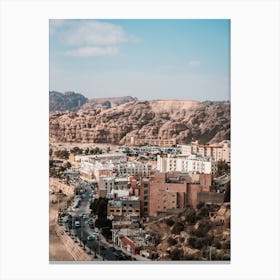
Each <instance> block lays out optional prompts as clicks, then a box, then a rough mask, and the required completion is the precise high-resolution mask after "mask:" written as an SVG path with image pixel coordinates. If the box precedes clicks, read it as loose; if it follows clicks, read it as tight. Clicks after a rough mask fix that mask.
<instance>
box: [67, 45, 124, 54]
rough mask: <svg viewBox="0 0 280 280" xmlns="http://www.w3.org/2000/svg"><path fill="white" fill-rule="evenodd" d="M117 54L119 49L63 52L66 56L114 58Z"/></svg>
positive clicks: (99, 48)
mask: <svg viewBox="0 0 280 280" xmlns="http://www.w3.org/2000/svg"><path fill="white" fill-rule="evenodd" d="M118 54H119V48H118V47H115V46H111V47H83V48H78V49H75V50H69V51H67V52H65V55H68V56H116V55H118Z"/></svg>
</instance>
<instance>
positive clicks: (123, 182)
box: [98, 176, 128, 197]
mask: <svg viewBox="0 0 280 280" xmlns="http://www.w3.org/2000/svg"><path fill="white" fill-rule="evenodd" d="M98 190H99V195H100V196H108V197H110V196H113V195H114V193H116V194H118V193H119V194H126V195H127V193H128V179H127V177H116V176H108V177H106V176H101V177H99V188H98ZM118 191H126V192H118Z"/></svg>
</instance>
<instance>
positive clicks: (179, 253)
mask: <svg viewBox="0 0 280 280" xmlns="http://www.w3.org/2000/svg"><path fill="white" fill-rule="evenodd" d="M170 257H171V260H172V261H178V260H182V259H183V258H184V251H183V250H182V249H178V248H176V249H174V250H173V251H171V253H170Z"/></svg>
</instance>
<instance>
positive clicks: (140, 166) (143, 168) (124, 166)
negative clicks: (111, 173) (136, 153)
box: [114, 161, 152, 176]
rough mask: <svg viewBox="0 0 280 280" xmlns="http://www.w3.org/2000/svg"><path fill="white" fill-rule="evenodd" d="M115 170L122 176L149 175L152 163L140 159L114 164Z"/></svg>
mask: <svg viewBox="0 0 280 280" xmlns="http://www.w3.org/2000/svg"><path fill="white" fill-rule="evenodd" d="M114 170H115V172H116V173H117V174H118V175H120V176H137V175H140V176H149V175H150V173H151V171H152V164H150V163H142V162H139V161H133V162H126V163H119V164H116V165H115V166H114Z"/></svg>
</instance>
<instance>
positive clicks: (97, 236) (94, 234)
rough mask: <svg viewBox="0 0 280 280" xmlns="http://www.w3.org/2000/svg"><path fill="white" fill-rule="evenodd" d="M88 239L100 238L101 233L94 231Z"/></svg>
mask: <svg viewBox="0 0 280 280" xmlns="http://www.w3.org/2000/svg"><path fill="white" fill-rule="evenodd" d="M87 240H99V235H98V234H97V233H92V234H90V235H89V236H88V237H87Z"/></svg>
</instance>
